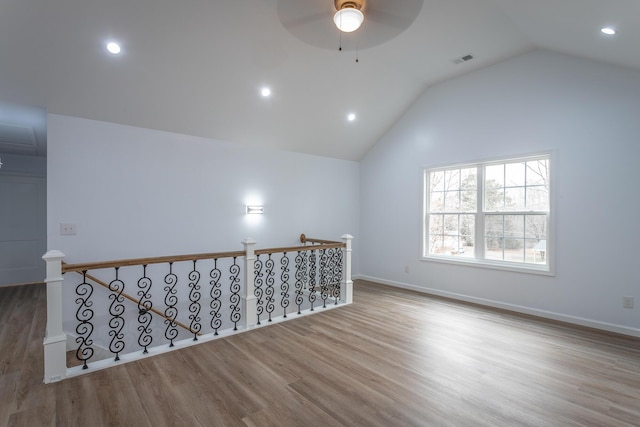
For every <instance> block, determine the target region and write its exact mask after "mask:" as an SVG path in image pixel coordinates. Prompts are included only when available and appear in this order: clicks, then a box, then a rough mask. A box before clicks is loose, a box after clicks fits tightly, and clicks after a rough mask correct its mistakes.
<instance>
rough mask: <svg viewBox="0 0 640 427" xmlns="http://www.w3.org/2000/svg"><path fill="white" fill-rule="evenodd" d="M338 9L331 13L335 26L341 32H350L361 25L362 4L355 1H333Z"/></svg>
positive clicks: (362, 18)
mask: <svg viewBox="0 0 640 427" xmlns="http://www.w3.org/2000/svg"><path fill="white" fill-rule="evenodd" d="M335 5H336V9H338V11H337V12H336V14H335V15H333V22H334V23H335V24H336V27H338V29H339V30H340V31H342V32H343V33H351V32H353V31H355V30H357V29H358V28H360V25H362V22H363V21H364V14H363V13H362V11H361V10H360V8H361V7H362V4H358V3H357V2H355V1H337V0H336V2H335Z"/></svg>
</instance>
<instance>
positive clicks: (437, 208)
mask: <svg viewBox="0 0 640 427" xmlns="http://www.w3.org/2000/svg"><path fill="white" fill-rule="evenodd" d="M429 212H444V193H442V192H440V191H437V192H432V193H431V197H430V198H429Z"/></svg>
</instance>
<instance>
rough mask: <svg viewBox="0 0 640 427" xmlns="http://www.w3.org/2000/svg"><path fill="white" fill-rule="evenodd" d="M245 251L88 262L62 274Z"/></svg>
mask: <svg viewBox="0 0 640 427" xmlns="http://www.w3.org/2000/svg"><path fill="white" fill-rule="evenodd" d="M244 255H245V252H244V251H235V252H213V253H207V254H193V255H174V256H163V257H152V258H133V259H124V260H119V261H104V262H88V263H82V264H66V263H65V264H63V265H62V272H63V273H68V272H71V271H75V272H82V271H88V270H100V269H103V268H116V267H130V266H133V265H149V264H163V263H173V262H180V261H197V260H201V259H218V258H235V257H241V256H244Z"/></svg>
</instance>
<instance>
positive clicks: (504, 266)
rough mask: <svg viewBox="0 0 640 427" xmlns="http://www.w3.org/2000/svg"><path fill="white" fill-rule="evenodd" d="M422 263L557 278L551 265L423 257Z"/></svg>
mask: <svg viewBox="0 0 640 427" xmlns="http://www.w3.org/2000/svg"><path fill="white" fill-rule="evenodd" d="M420 260H421V261H427V262H439V263H444V264H454V265H461V266H467V267H479V268H489V269H493V270H503V271H512V272H516V273H527V274H538V275H542V276H555V272H554V271H553V269H552V268H551V267H550V266H549V265H535V264H515V263H510V262H500V261H491V260H478V259H464V258H455V257H447V256H423V257H421V258H420Z"/></svg>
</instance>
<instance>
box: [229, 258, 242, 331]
mask: <svg viewBox="0 0 640 427" xmlns="http://www.w3.org/2000/svg"><path fill="white" fill-rule="evenodd" d="M229 273H230V274H231V276H230V277H229V279H230V281H231V284H230V285H229V290H230V291H231V295H230V296H229V302H231V306H230V308H231V315H230V318H231V321H232V322H233V330H234V331H237V330H238V322H239V321H240V319H241V318H242V314H241V313H240V266H239V265H238V264H236V257H233V264H232V265H231V267H229Z"/></svg>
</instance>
